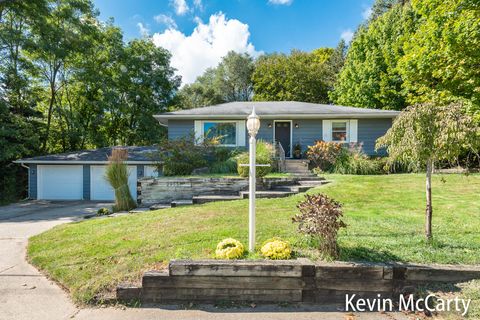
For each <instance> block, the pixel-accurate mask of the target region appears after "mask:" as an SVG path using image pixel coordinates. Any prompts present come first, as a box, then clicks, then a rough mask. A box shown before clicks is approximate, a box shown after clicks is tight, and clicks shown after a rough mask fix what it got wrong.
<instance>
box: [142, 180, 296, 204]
mask: <svg viewBox="0 0 480 320" xmlns="http://www.w3.org/2000/svg"><path fill="white" fill-rule="evenodd" d="M257 182H258V185H257V190H262V189H270V188H272V187H273V186H275V185H280V184H289V183H292V182H295V179H291V178H264V179H258V180H257ZM138 185H139V189H140V191H139V195H138V199H139V201H140V203H141V204H142V205H151V204H155V203H170V202H172V201H173V200H190V199H192V197H194V196H198V195H214V194H216V195H234V194H238V192H239V191H244V190H247V189H248V179H247V178H245V179H244V178H202V177H193V178H179V177H172V178H168V177H161V178H143V179H140V180H139V181H138Z"/></svg>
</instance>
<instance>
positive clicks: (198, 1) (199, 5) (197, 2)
mask: <svg viewBox="0 0 480 320" xmlns="http://www.w3.org/2000/svg"><path fill="white" fill-rule="evenodd" d="M193 6H194V7H195V8H198V9H200V10H202V9H203V6H202V0H193Z"/></svg>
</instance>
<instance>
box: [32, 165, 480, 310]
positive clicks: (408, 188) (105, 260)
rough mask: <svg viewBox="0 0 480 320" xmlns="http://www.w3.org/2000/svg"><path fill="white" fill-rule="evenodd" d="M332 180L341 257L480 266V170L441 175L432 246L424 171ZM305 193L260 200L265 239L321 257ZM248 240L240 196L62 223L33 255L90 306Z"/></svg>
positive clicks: (37, 241)
mask: <svg viewBox="0 0 480 320" xmlns="http://www.w3.org/2000/svg"><path fill="white" fill-rule="evenodd" d="M327 179H329V180H333V181H334V182H333V183H331V184H328V185H326V186H323V187H319V188H316V189H312V190H311V191H309V192H317V193H318V192H324V193H326V194H328V195H329V196H331V197H333V198H334V199H336V200H338V201H340V202H341V203H343V204H344V212H345V218H344V220H345V222H346V223H347V225H348V227H347V228H346V229H345V230H343V231H342V232H341V234H340V237H339V244H340V248H341V260H364V261H377V262H379V261H383V262H386V261H402V262H417V263H451V264H478V263H480V251H479V250H478V248H480V233H479V232H478V230H480V197H479V193H480V175H478V174H475V175H470V176H464V175H435V176H434V178H433V201H434V202H433V205H434V214H433V216H434V218H433V233H434V239H435V240H434V242H433V243H432V244H427V243H426V242H425V240H424V235H423V228H424V202H425V201H424V197H425V194H424V185H425V182H424V175H421V174H402V175H388V176H387V175H383V176H346V175H345V176H343V175H327ZM302 198H303V196H302V195H296V196H293V197H288V198H282V199H258V200H257V243H258V244H261V243H262V242H263V241H265V240H266V239H268V238H271V237H273V236H278V237H281V238H283V239H285V240H288V241H290V242H291V244H292V245H293V247H294V249H295V250H297V252H298V255H301V256H308V257H312V258H315V257H316V255H315V250H314V245H315V244H314V243H312V242H311V241H309V240H308V239H306V238H304V237H303V236H301V235H300V234H298V233H297V231H296V227H297V226H296V225H294V224H292V222H291V218H292V216H293V214H294V213H295V212H296V207H295V206H296V204H297V203H298V202H299V201H300V200H301V199H302ZM247 236H248V200H238V201H231V202H217V203H211V204H206V205H199V206H190V207H179V208H172V209H166V210H160V211H156V212H150V213H144V214H137V215H129V216H123V217H117V218H105V219H94V220H90V221H84V222H78V223H71V224H66V225H62V226H58V227H55V228H54V229H52V230H50V231H47V232H45V233H43V234H40V235H38V236H35V237H33V238H31V239H30V243H29V246H28V256H29V259H30V261H31V262H32V263H33V264H34V265H36V266H37V267H38V268H40V269H42V270H44V271H45V272H46V273H47V274H48V275H49V276H50V277H52V278H53V279H55V280H57V281H58V282H59V283H61V284H62V285H63V286H65V287H66V288H68V289H69V290H70V291H71V293H72V296H73V298H74V300H75V301H77V302H84V303H86V302H91V301H93V300H95V299H98V298H101V297H102V296H103V295H104V294H105V293H108V292H110V291H111V290H112V289H113V288H114V287H115V285H116V284H117V283H119V282H122V281H125V280H127V281H137V280H138V279H139V277H140V275H141V273H142V272H143V271H145V270H147V269H152V268H160V267H162V265H165V264H166V263H167V262H168V261H169V260H170V259H174V258H192V259H200V258H212V257H213V252H214V248H215V246H216V244H217V243H218V242H219V241H220V240H222V239H224V238H227V237H233V238H236V239H238V240H240V241H242V242H243V243H244V244H247ZM252 257H256V258H258V256H250V257H249V258H252Z"/></svg>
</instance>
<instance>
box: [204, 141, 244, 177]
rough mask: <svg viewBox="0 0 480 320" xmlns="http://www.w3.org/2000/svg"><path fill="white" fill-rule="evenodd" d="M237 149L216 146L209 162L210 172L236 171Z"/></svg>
mask: <svg viewBox="0 0 480 320" xmlns="http://www.w3.org/2000/svg"><path fill="white" fill-rule="evenodd" d="M238 153H239V151H238V149H231V148H226V147H216V148H215V150H214V152H213V159H212V161H211V162H210V164H209V168H210V173H236V172H237V158H236V157H237V155H238Z"/></svg>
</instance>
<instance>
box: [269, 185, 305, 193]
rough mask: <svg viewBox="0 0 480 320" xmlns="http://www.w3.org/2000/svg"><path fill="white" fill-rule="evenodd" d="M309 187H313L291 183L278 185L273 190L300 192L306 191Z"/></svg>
mask: <svg viewBox="0 0 480 320" xmlns="http://www.w3.org/2000/svg"><path fill="white" fill-rule="evenodd" d="M311 188H313V186H300V185H291V186H278V187H275V188H273V190H275V191H276V190H278V191H289V192H295V193H300V192H305V191H307V190H309V189H311Z"/></svg>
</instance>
